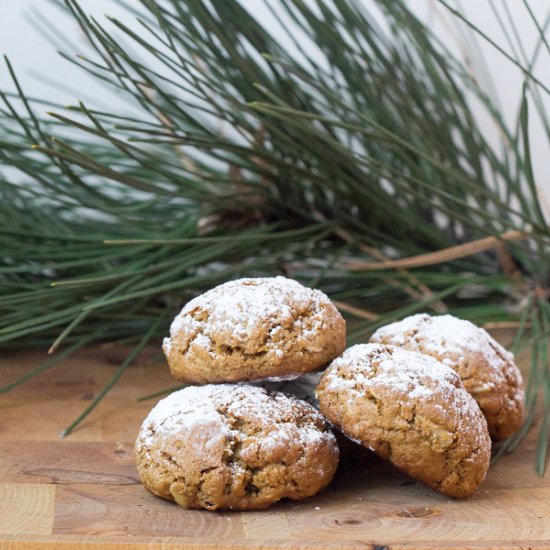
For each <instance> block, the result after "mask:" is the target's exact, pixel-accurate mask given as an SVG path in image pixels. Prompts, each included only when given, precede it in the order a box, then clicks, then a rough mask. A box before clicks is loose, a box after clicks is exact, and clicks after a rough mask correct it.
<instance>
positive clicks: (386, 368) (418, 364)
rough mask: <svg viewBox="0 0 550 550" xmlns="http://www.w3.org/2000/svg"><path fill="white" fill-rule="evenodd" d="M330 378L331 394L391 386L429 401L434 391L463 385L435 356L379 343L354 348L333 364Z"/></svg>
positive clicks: (450, 390)
mask: <svg viewBox="0 0 550 550" xmlns="http://www.w3.org/2000/svg"><path fill="white" fill-rule="evenodd" d="M326 376H327V378H328V384H327V389H328V390H330V391H338V390H340V389H344V388H345V389H347V390H349V391H352V392H354V393H357V392H362V391H364V389H365V388H367V387H370V388H372V389H376V388H377V387H391V388H392V389H393V390H395V391H399V392H402V393H403V394H405V395H406V396H407V397H408V398H410V399H415V398H427V397H429V396H430V395H431V394H433V393H434V389H435V390H437V391H438V392H452V391H454V390H456V387H457V385H458V386H460V385H461V384H460V382H459V380H458V376H457V374H456V373H455V372H454V371H453V370H452V369H450V368H447V367H445V366H443V365H441V364H440V363H439V362H438V361H437V360H435V359H433V358H432V357H429V356H427V355H422V354H420V353H415V352H411V351H406V350H403V349H400V348H397V347H393V346H381V345H378V344H359V345H356V346H352V347H351V348H349V349H348V350H346V351H345V352H344V354H343V355H342V356H341V357H339V358H338V359H335V360H334V361H333V362H332V364H331V366H330V370H329V372H327V374H326Z"/></svg>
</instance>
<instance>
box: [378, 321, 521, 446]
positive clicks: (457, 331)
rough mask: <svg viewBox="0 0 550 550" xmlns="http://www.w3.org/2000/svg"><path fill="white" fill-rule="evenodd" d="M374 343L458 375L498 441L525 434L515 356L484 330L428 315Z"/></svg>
mask: <svg viewBox="0 0 550 550" xmlns="http://www.w3.org/2000/svg"><path fill="white" fill-rule="evenodd" d="M370 341H371V342H376V343H380V344H390V345H394V346H399V347H402V348H405V349H408V350H411V351H418V352H420V353H425V354H426V355H431V356H432V357H434V358H435V359H437V360H438V361H440V362H441V363H443V364H444V365H447V366H449V367H451V368H452V369H454V370H455V371H456V372H457V373H458V375H459V376H460V378H461V379H462V383H463V384H464V387H465V388H466V390H467V391H468V392H469V393H470V395H472V396H473V397H474V398H475V400H476V401H477V402H478V404H479V407H480V408H481V411H482V412H483V414H484V415H485V418H486V419H487V425H488V426H489V433H490V434H491V437H492V438H493V440H494V441H500V440H502V439H505V438H507V437H509V436H510V435H512V434H513V433H515V432H516V431H517V430H518V429H519V428H520V426H521V423H522V421H523V414H524V405H523V401H524V391H523V379H522V376H521V373H520V371H519V369H518V368H517V366H516V364H515V363H514V355H513V354H512V353H510V352H508V351H506V350H505V349H504V348H503V347H502V346H501V345H500V344H499V343H498V342H496V341H495V340H494V339H493V338H492V337H491V336H490V335H489V334H488V333H487V332H486V331H485V330H483V329H482V328H479V327H477V326H475V325H474V324H472V323H470V322H469V321H464V320H462V319H457V318H456V317H453V316H452V315H439V316H435V317H431V316H430V315H427V314H425V313H424V314H418V315H412V316H411V317H407V318H405V319H403V320H402V321H399V322H397V323H392V324H391V325H387V326H385V327H382V328H380V329H378V330H377V331H376V332H375V333H374V334H373V335H372V338H371V339H370Z"/></svg>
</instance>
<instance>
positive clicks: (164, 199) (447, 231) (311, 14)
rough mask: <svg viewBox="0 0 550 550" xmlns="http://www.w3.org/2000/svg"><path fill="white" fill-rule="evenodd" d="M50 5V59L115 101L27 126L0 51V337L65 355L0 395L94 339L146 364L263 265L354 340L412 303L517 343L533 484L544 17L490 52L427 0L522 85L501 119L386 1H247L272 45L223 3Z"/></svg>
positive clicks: (541, 379) (26, 108)
mask: <svg viewBox="0 0 550 550" xmlns="http://www.w3.org/2000/svg"><path fill="white" fill-rule="evenodd" d="M119 3H120V4H122V5H124V3H123V2H119ZM58 4H61V3H59V2H58ZM63 5H64V7H65V9H66V10H67V11H68V12H70V14H71V15H72V17H73V18H74V20H75V21H76V22H77V23H78V24H79V25H80V28H81V30H82V32H83V34H84V35H85V37H86V39H87V41H88V44H89V51H88V52H86V53H85V54H82V53H78V55H77V56H76V57H75V56H74V54H75V53H76V52H74V51H73V52H69V53H67V52H64V53H62V55H64V57H66V59H67V60H68V61H69V62H71V63H74V64H76V65H79V66H80V67H82V68H83V69H84V70H85V71H87V72H88V73H89V74H91V75H92V76H93V77H95V78H96V79H98V80H100V81H102V82H104V84H105V86H108V87H110V88H111V89H112V90H114V91H115V92H116V93H117V94H119V95H123V96H124V97H125V98H126V99H127V102H128V107H129V108H128V112H126V113H121V112H109V111H108V110H105V109H103V110H102V109H99V108H97V107H95V106H94V105H92V104H85V103H84V102H82V101H81V102H78V103H76V104H75V105H72V106H69V107H67V108H63V107H61V106H59V105H49V108H50V109H51V111H52V112H50V113H49V115H48V116H44V115H42V114H40V113H41V112H42V111H43V109H44V103H45V102H44V101H42V100H41V99H40V98H28V97H26V96H25V94H24V92H23V90H22V88H21V86H20V85H19V83H18V80H17V77H16V73H15V71H14V70H13V68H12V66H11V65H10V63H9V61H8V60H7V59H6V68H7V70H8V71H9V73H10V74H11V77H12V79H13V82H14V85H15V91H14V92H13V93H8V92H0V98H1V100H2V103H3V105H2V107H1V108H0V162H1V164H2V166H3V167H4V168H3V169H2V172H0V239H1V243H2V254H1V257H0V314H1V315H0V345H2V346H4V347H10V346H11V347H17V346H21V345H22V344H23V343H24V344H25V346H29V345H37V346H41V345H44V344H47V345H50V346H51V348H50V351H51V352H54V351H56V350H57V349H58V348H61V347H64V350H63V351H62V352H59V353H58V354H57V355H54V356H53V357H52V359H50V360H49V361H48V362H47V363H45V364H44V365H41V366H39V367H37V368H36V369H34V370H33V371H31V372H29V373H28V374H27V375H26V376H24V377H23V378H22V379H21V380H18V381H15V382H14V383H12V384H10V385H7V386H4V387H3V388H1V389H0V391H8V390H10V389H12V388H13V387H15V386H16V385H17V384H18V383H20V382H23V381H24V380H26V379H28V378H29V377H31V376H34V375H35V374H38V373H39V372H42V371H43V370H45V369H46V368H49V367H51V366H53V365H54V364H55V363H56V361H57V360H59V359H61V358H62V357H64V356H66V355H67V354H70V353H73V352H75V351H76V350H77V349H79V348H80V347H81V346H83V345H85V344H88V343H90V342H95V341H105V340H109V341H123V342H126V343H130V344H137V346H138V348H139V349H141V347H143V346H144V345H146V343H147V342H148V341H149V340H150V339H151V338H154V337H155V336H158V335H160V334H166V332H167V327H168V323H169V319H170V318H171V317H172V316H173V315H174V314H175V313H176V312H177V310H178V309H179V308H180V307H181V305H182V303H183V302H185V300H187V299H189V298H190V297H192V296H195V295H196V294H197V293H199V292H202V291H204V290H205V289H207V288H210V287H212V286H214V285H216V284H218V283H220V282H223V281H225V280H227V279H230V278H234V277H239V276H261V275H269V274H276V273H282V274H286V275H289V276H291V277H293V278H296V279H298V280H300V281H302V282H304V283H305V284H308V285H311V286H316V287H319V288H321V289H323V290H324V291H325V292H327V293H328V294H329V295H330V296H331V297H332V298H333V299H334V300H335V301H336V302H337V303H338V305H339V307H340V308H341V309H342V310H343V311H344V312H345V313H346V314H347V315H349V317H350V318H352V319H355V321H354V322H353V323H352V324H351V330H350V341H351V342H354V341H360V340H364V339H365V338H366V337H367V336H368V334H369V333H370V332H371V331H372V330H373V329H374V328H376V327H377V326H379V325H381V324H383V323H386V322H389V321H392V320H394V319H396V318H399V317H402V316H404V315H407V314H410V313H413V312H415V311H419V310H423V309H432V310H433V311H436V312H443V311H448V312H450V313H453V314H456V315H458V316H461V317H466V318H468V319H471V320H473V321H475V322H477V323H492V326H495V325H499V324H500V325H506V326H512V327H514V328H517V334H518V337H517V338H516V343H515V347H516V350H519V349H520V348H521V347H522V346H523V347H527V346H529V347H530V348H531V350H532V372H531V376H530V379H529V388H528V397H527V409H528V417H527V421H526V424H525V426H524V428H523V429H522V431H521V432H520V433H519V434H518V435H517V436H515V437H514V438H512V439H510V440H509V441H507V442H506V443H505V444H504V445H503V446H502V447H501V449H500V453H503V452H508V451H511V450H512V449H513V448H515V446H517V445H518V444H519V443H520V442H521V439H522V438H523V437H524V435H525V434H526V432H527V430H528V429H529V428H530V426H531V424H532V423H533V422H534V420H535V411H536V407H537V402H538V401H539V397H540V395H542V396H543V399H544V414H543V422H542V427H541V431H540V440H539V451H538V455H537V465H536V466H537V471H538V472H539V473H540V474H542V472H543V471H544V465H545V457H546V444H547V439H548V425H549V414H550V413H549V406H548V403H549V401H550V377H549V374H548V368H547V336H548V333H549V323H550V309H549V308H550V306H549V304H548V300H547V288H548V282H549V281H548V273H549V267H550V266H549V260H548V258H549V257H550V256H549V254H548V245H549V239H550V232H549V230H548V227H547V222H546V215H545V213H544V212H543V208H542V205H541V203H540V201H539V198H538V190H537V186H536V184H535V177H534V174H533V169H532V167H531V158H530V156H531V155H530V147H529V116H532V114H531V113H530V112H529V107H530V105H531V104H532V105H534V107H535V115H536V116H537V117H539V118H540V120H542V122H543V124H544V125H545V128H546V131H547V133H548V135H549V136H550V131H549V130H548V128H549V126H548V123H547V120H548V118H547V115H546V113H545V111H544V103H543V101H542V98H543V96H544V94H546V93H548V89H547V88H546V87H545V86H544V84H543V83H542V82H540V81H539V80H538V79H537V78H536V76H535V75H534V74H533V70H532V69H533V66H534V64H535V62H536V59H537V58H538V56H539V55H540V52H541V50H542V51H544V49H546V51H547V53H550V48H549V47H548V42H547V41H546V39H545V36H544V33H545V30H546V27H547V25H548V21H549V20H548V19H547V20H546V21H545V22H543V23H542V24H541V23H539V22H538V21H537V20H536V18H535V17H534V16H533V15H532V11H531V10H530V7H529V4H528V2H527V0H525V5H526V8H527V9H528V10H529V13H530V14H531V16H532V18H533V21H534V24H535V26H536V29H537V32H538V33H539V40H538V43H537V46H536V48H535V50H534V53H533V55H532V56H531V57H529V56H528V55H527V54H526V52H525V51H524V50H523V49H518V50H517V51H519V52H520V54H519V55H515V54H514V53H512V54H509V53H508V51H507V50H506V49H505V48H503V47H502V46H500V45H499V44H497V43H496V42H494V41H493V40H492V39H491V38H490V37H488V36H486V35H484V34H483V33H482V31H481V30H479V29H478V28H477V27H475V25H473V24H472V23H471V22H470V21H468V20H467V19H466V17H465V16H464V15H463V14H462V13H461V12H460V11H458V10H455V8H454V7H453V6H451V5H449V4H448V3H447V2H445V1H443V0H439V9H442V10H447V11H448V13H449V14H450V15H451V16H452V17H454V18H456V19H457V20H458V21H460V20H461V21H463V22H465V23H467V24H468V25H469V26H470V27H471V32H473V33H477V34H479V35H480V36H481V37H482V38H483V39H486V40H489V41H490V43H491V44H492V45H493V46H495V47H497V48H498V49H499V50H500V51H501V52H503V53H504V54H505V55H507V56H508V57H509V58H511V60H512V62H513V63H514V64H515V65H517V66H518V67H519V68H521V70H522V71H523V72H524V74H525V85H524V90H523V95H522V101H521V105H520V108H519V109H518V117H517V124H512V125H510V124H508V123H507V122H506V117H505V116H504V113H503V111H502V109H501V108H500V107H499V105H498V101H497V100H496V99H495V98H494V97H493V94H492V92H491V90H490V87H489V88H487V87H486V86H484V85H482V84H481V83H480V82H481V81H484V80H485V79H481V78H480V77H479V76H478V75H476V74H474V73H472V72H471V70H470V68H469V67H468V66H467V65H466V63H465V62H464V60H462V59H460V58H457V57H456V56H455V55H454V54H453V53H452V52H451V51H450V50H449V49H448V48H447V47H446V46H445V45H444V44H442V43H441V42H440V41H439V40H438V39H437V38H436V37H435V36H434V35H432V33H431V32H430V31H429V29H427V28H426V26H424V25H423V24H422V23H421V22H420V21H419V20H418V19H417V18H416V17H415V16H414V15H413V14H412V13H411V12H410V11H409V9H408V8H407V5H406V2H405V1H402V0H372V1H370V2H368V3H367V2H361V1H359V0H357V1H355V0H351V1H346V2H343V1H342V2H341V1H339V0H315V1H313V2H307V3H305V2H302V1H301V0H278V1H269V2H265V6H266V7H267V8H268V9H269V10H270V11H271V14H272V16H273V18H274V21H278V22H279V24H280V26H281V29H280V30H281V32H284V33H286V34H285V39H284V41H281V40H277V39H275V38H274V35H273V34H272V33H271V32H270V29H268V28H267V27H266V26H265V25H264V24H262V22H260V21H258V20H257V19H255V18H254V16H253V15H252V13H251V12H250V11H249V10H247V9H246V8H245V7H244V4H241V3H239V2H238V1H237V0H208V1H206V0H184V1H181V0H156V1H152V0H140V1H139V2H138V5H139V7H137V8H136V7H132V6H126V8H127V9H128V10H129V11H130V12H132V14H133V15H134V16H135V17H134V23H133V24H131V25H130V24H127V23H124V22H122V21H119V20H117V19H114V18H110V24H109V25H106V24H104V23H102V22H100V21H98V20H96V19H94V18H92V17H89V16H88V15H86V13H85V12H84V11H83V10H82V8H81V6H80V5H79V4H78V2H76V0H65V2H64V4H63ZM495 13H496V14H497V15H498V12H495ZM497 20H498V22H499V24H500V25H501V27H502V28H503V30H506V27H505V25H504V23H503V21H502V19H500V18H498V17H497ZM512 24H513V22H512ZM512 29H515V28H514V27H512ZM42 31H44V28H42ZM505 36H506V39H507V40H508V44H509V45H511V46H512V48H511V49H512V51H513V52H514V51H516V50H514V48H513V46H514V44H515V42H514V39H515V38H514V36H512V35H511V34H510V33H509V32H508V31H506V34H505ZM516 47H517V44H516ZM516 53H517V52H516ZM474 103H475V104H476V105H477V108H478V109H483V110H484V111H485V114H486V115H487V116H488V117H489V119H490V120H491V121H492V123H493V124H494V126H495V128H496V129H497V133H498V136H499V137H500V141H499V143H498V144H496V145H495V144H494V143H493V142H492V141H491V139H489V138H488V136H487V133H486V132H485V131H484V130H483V129H481V128H480V127H479V124H478V116H477V115H476V114H474V111H473V107H472V105H473V104H474ZM417 256H418V257H419V258H416V257H417ZM411 257H415V259H414V260H410V258H411ZM403 260H404V261H403ZM526 296H527V298H526ZM138 348H136V349H138ZM134 356H135V350H134V352H133V353H132V354H131V355H130V356H129V357H128V358H127V360H126V361H125V362H124V363H123V364H122V365H121V367H120V369H119V371H117V373H116V375H115V376H116V378H115V379H113V380H112V381H111V382H110V384H111V383H114V382H115V381H116V379H118V377H119V376H121V375H122V373H123V371H124V370H125V368H126V367H127V366H128V365H129V364H130V362H131V360H132V359H133V358H134ZM109 388H110V385H109V386H108V387H106V388H105V389H104V391H102V392H101V394H100V396H98V397H102V396H103V395H104V394H105V393H106V392H107V391H108V389H109ZM97 401H98V399H96V400H95V401H94V403H93V405H95V404H96V403H97ZM92 408H93V407H89V408H88V409H87V411H85V413H88V412H90V411H91V410H92ZM82 418H83V415H82V416H81V417H80V418H79V419H77V422H75V423H73V424H72V425H71V426H70V427H69V429H68V430H66V433H68V432H69V431H70V430H71V429H73V428H74V427H75V426H76V424H77V423H78V421H79V420H81V419H82Z"/></svg>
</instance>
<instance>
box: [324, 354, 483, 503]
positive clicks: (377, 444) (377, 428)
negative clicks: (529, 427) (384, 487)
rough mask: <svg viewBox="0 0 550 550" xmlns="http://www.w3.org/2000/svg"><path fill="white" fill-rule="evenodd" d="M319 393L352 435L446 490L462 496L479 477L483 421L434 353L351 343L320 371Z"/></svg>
mask: <svg viewBox="0 0 550 550" xmlns="http://www.w3.org/2000/svg"><path fill="white" fill-rule="evenodd" d="M317 397H318V399H319V406H320V410H321V412H322V413H323V414H324V415H325V417H326V418H327V419H328V420H329V421H330V422H331V423H332V424H334V425H335V426H336V427H338V428H339V429H341V430H342V431H343V432H344V433H345V434H346V435H347V436H348V437H349V438H350V439H352V440H353V441H355V442H357V443H361V444H362V445H364V446H365V447H367V448H369V449H371V450H372V451H374V452H375V453H377V454H378V455H380V456H381V457H382V458H384V459H387V460H390V461H391V462H392V463H393V464H395V466H397V467H398V468H400V469H401V470H403V471H404V472H406V473H407V474H409V475H411V476H412V477H414V478H416V479H418V480H420V481H422V482H424V483H425V484H426V485H429V486H430V487H433V488H434V489H437V490H438V491H441V492H442V493H445V494H446V495H449V496H452V497H464V496H468V495H470V494H472V493H473V492H474V491H475V490H476V489H477V487H478V486H479V484H480V483H481V482H482V481H483V479H484V478H485V474H486V472H487V468H488V467H489V460H490V455H491V439H490V438H489V433H488V431H487V423H486V421H485V418H484V417H483V414H482V413H481V411H480V410H479V407H478V405H477V403H476V402H475V400H474V399H473V398H472V397H471V396H470V395H469V394H468V392H466V390H465V389H464V387H463V385H462V382H461V381H460V378H459V377H458V375H457V374H456V373H455V372H454V371H453V370H452V369H451V368H449V367H446V366H445V365H442V364H440V363H439V362H438V361H436V360H435V359H433V358H432V357H429V356H427V355H422V354H420V353H415V352H412V351H406V350H403V349H400V348H396V347H393V346H384V345H381V344H361V345H357V346H353V347H351V348H349V349H348V350H347V351H345V352H344V354H343V355H342V356H340V357H338V358H337V359H335V360H334V361H333V362H332V363H331V365H330V366H329V368H328V369H327V370H326V371H325V373H324V374H323V377H322V378H321V381H320V383H319V386H318V387H317Z"/></svg>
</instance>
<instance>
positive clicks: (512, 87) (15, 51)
mask: <svg viewBox="0 0 550 550" xmlns="http://www.w3.org/2000/svg"><path fill="white" fill-rule="evenodd" d="M127 1H128V3H132V2H135V3H136V4H137V2H136V0H127ZM491 2H493V4H494V5H495V6H496V7H497V8H498V11H499V13H500V14H501V15H502V17H503V18H504V19H505V18H506V14H505V11H504V10H503V5H504V3H506V6H507V7H508V9H509V10H510V12H511V15H512V19H513V21H514V23H515V25H516V26H517V30H518V33H519V34H520V36H521V40H522V42H523V44H524V47H525V49H526V51H527V52H529V54H530V52H532V50H533V47H534V44H535V42H536V40H537V38H538V33H537V31H536V28H535V26H534V25H533V22H532V21H531V19H530V17H529V14H528V12H527V10H526V9H525V6H524V4H523V2H522V1H521V0H462V7H463V9H464V10H465V12H466V13H467V15H468V17H469V18H471V19H472V20H473V21H474V22H475V23H476V24H477V25H478V26H479V27H480V28H482V29H483V30H484V31H485V32H486V33H487V34H489V35H490V36H491V37H492V38H494V39H495V40H496V41H497V42H498V43H499V44H501V45H502V46H503V47H505V49H506V50H507V51H510V47H509V46H508V44H507V43H506V40H505V37H504V35H503V33H502V32H501V30H500V29H499V27H498V24H497V22H496V19H495V16H494V14H493V12H492V10H491ZM1 3H2V9H1V11H0V53H5V54H7V55H8V56H9V58H10V60H11V61H12V63H13V65H14V67H15V69H16V70H17V74H18V75H19V77H20V80H21V82H22V84H23V86H24V89H25V90H26V92H27V93H28V94H29V95H31V96H33V95H34V96H38V97H41V98H48V99H52V100H55V101H57V102H59V103H62V104H66V103H74V102H75V100H77V99H83V100H88V99H89V98H93V99H94V100H95V101H96V102H99V103H101V104H104V105H110V106H111V107H112V106H116V105H118V104H120V102H121V99H120V98H118V97H116V96H113V95H112V94H111V93H109V92H108V91H106V89H105V88H104V87H103V86H101V85H100V84H98V83H97V82H95V81H93V80H92V79H90V78H89V77H87V76H86V75H85V74H84V73H83V71H81V70H79V69H77V68H76V67H72V66H71V65H70V64H69V63H68V62H67V61H65V60H63V59H62V58H61V57H60V56H59V55H57V54H56V53H55V48H54V47H53V46H52V45H51V44H49V43H48V41H47V40H46V39H45V38H43V37H42V36H40V34H39V33H38V32H37V31H36V30H35V29H34V28H33V27H32V26H31V24H30V23H29V17H33V18H34V19H38V20H40V21H42V23H43V24H44V25H46V27H49V28H51V27H50V25H49V24H48V22H49V21H52V22H54V23H55V24H56V26H57V28H58V30H59V31H60V33H59V34H60V35H62V36H63V37H67V38H69V39H71V40H72V41H74V42H75V43H76V44H77V47H80V46H82V49H84V46H83V39H82V36H81V35H80V33H79V31H78V29H76V28H75V25H74V23H73V21H72V20H71V19H69V18H67V17H66V16H64V15H63V14H61V13H60V11H59V10H58V9H57V8H55V7H54V6H53V5H52V4H50V2H49V1H48V0H4V1H2V2H1ZM246 3H247V5H248V6H254V9H256V10H257V11H258V13H262V17H264V10H263V9H262V7H261V2H260V1H259V0H246ZM409 3H410V5H411V7H412V8H413V9H414V10H415V11H416V12H417V13H418V14H419V15H421V16H422V17H425V18H426V20H427V21H428V23H429V24H430V25H433V26H434V28H435V29H436V30H437V33H438V34H439V36H441V38H442V39H443V40H444V41H445V42H446V43H450V44H455V45H456V44H457V43H461V44H462V45H463V43H464V39H463V38H458V39H457V32H456V29H455V30H453V29H452V26H449V25H448V23H444V22H443V20H444V19H446V21H449V20H450V19H449V16H448V14H446V12H445V9H444V8H443V7H441V6H440V5H438V4H437V2H436V1H434V0H409ZM80 4H81V6H82V7H83V8H84V9H85V10H86V11H88V12H90V13H93V14H94V15H96V16H98V17H102V16H103V14H104V13H109V14H110V15H115V16H117V17H119V18H121V19H122V20H128V18H129V16H128V14H127V12H125V11H124V10H122V9H121V8H120V7H118V6H117V5H116V3H115V2H114V1H113V0H81V2H80ZM529 4H530V6H531V7H532V9H533V11H534V13H535V14H536V16H537V18H538V19H539V21H543V19H544V18H545V17H546V12H547V11H548V10H549V9H550V2H549V1H548V0H529ZM434 6H437V7H436V9H435V11H434ZM547 37H548V40H549V41H550V32H548V33H547ZM459 47H461V46H459ZM470 47H471V44H470ZM477 47H479V51H481V52H482V53H483V54H484V56H485V58H486V60H487V65H488V67H489V69H490V72H491V74H492V76H493V80H494V83H495V87H496V89H497V92H498V95H499V97H500V100H501V103H502V105H503V107H504V110H505V112H506V114H507V116H508V117H509V120H513V117H515V114H516V112H517V106H518V104H519V98H520V94H521V86H522V80H523V76H522V73H521V71H519V70H518V69H516V68H515V67H514V66H513V65H512V64H511V63H510V62H509V61H507V60H506V59H505V58H504V57H503V56H502V55H501V54H499V53H498V52H497V51H496V50H494V49H493V48H492V47H491V46H489V45H488V44H487V43H485V42H484V41H483V40H482V39H478V45H477V46H475V45H474V48H476V50H477ZM549 60H550V54H549V53H548V51H546V50H545V49H544V48H543V49H542V51H541V55H540V59H539V63H538V65H537V66H536V69H537V70H536V74H537V76H538V77H539V78H541V79H542V80H543V81H544V82H545V84H547V85H548V86H549V87H550V71H548V66H549ZM474 70H476V71H477V72H478V74H480V75H481V74H482V73H481V72H480V71H479V67H474ZM37 73H38V74H41V75H46V76H47V77H48V78H50V79H53V80H55V81H58V82H59V83H60V84H61V85H57V86H56V85H52V84H48V83H46V82H44V81H41V80H40V78H39V77H38V76H37ZM0 87H2V88H3V89H6V88H7V87H10V82H9V78H8V75H7V71H6V70H5V68H4V66H3V63H2V65H0ZM65 87H68V88H69V89H65ZM545 102H546V105H547V106H548V107H549V111H550V101H549V96H546V97H545ZM532 113H533V114H532V119H534V118H535V113H534V109H532ZM533 122H535V121H534V120H533ZM481 123H482V124H488V122H487V121H486V120H484V119H482V122H481ZM488 131H491V128H488ZM532 148H533V156H534V163H535V169H536V174H537V178H538V182H539V185H540V187H541V188H543V189H544V190H545V192H546V194H547V195H549V196H550V167H549V163H548V162H547V158H548V142H547V140H546V138H545V136H544V135H543V132H542V128H541V127H540V125H537V124H533V135H532Z"/></svg>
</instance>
